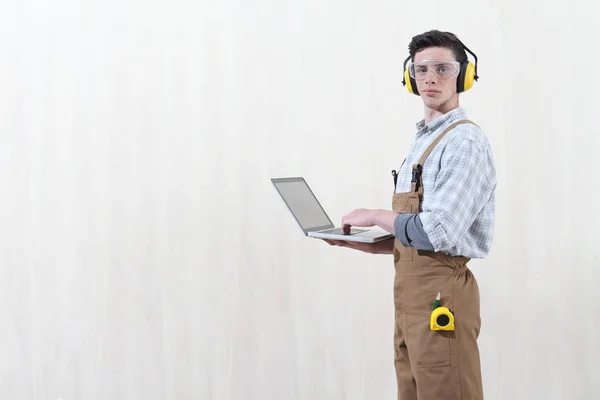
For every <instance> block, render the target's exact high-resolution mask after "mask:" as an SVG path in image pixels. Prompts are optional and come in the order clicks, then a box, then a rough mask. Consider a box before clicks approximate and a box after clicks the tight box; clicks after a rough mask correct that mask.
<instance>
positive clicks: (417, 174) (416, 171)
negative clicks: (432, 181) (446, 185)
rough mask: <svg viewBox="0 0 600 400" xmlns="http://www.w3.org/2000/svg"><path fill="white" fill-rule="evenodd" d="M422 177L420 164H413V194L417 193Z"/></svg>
mask: <svg viewBox="0 0 600 400" xmlns="http://www.w3.org/2000/svg"><path fill="white" fill-rule="evenodd" d="M422 175H423V166H422V165H421V164H414V165H413V167H412V179H411V183H412V185H411V186H412V187H413V190H414V191H415V192H418V191H419V188H420V187H421V177H422Z"/></svg>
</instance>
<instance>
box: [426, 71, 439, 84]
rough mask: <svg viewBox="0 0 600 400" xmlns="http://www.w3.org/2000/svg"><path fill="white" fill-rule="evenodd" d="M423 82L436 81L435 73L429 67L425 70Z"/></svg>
mask: <svg viewBox="0 0 600 400" xmlns="http://www.w3.org/2000/svg"><path fill="white" fill-rule="evenodd" d="M430 72H431V74H430ZM425 82H427V83H435V82H437V75H436V74H435V71H434V70H432V69H431V68H429V69H428V70H427V75H425Z"/></svg>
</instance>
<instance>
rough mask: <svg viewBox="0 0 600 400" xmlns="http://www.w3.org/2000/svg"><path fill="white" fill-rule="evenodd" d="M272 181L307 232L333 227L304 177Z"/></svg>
mask: <svg viewBox="0 0 600 400" xmlns="http://www.w3.org/2000/svg"><path fill="white" fill-rule="evenodd" d="M272 181H273V184H274V185H275V187H276V188H277V190H278V191H279V194H280V195H281V197H282V198H283V201H284V202H285V203H286V204H287V206H288V208H289V209H290V211H291V212H292V214H293V215H294V217H295V218H296V220H297V221H298V224H300V226H301V227H302V229H303V230H304V231H305V232H309V231H313V230H317V228H318V229H325V228H328V227H333V224H332V223H331V220H330V219H329V217H328V216H327V214H326V213H325V211H324V210H323V207H321V205H320V204H319V201H318V200H317V198H316V197H315V195H314V194H313V192H312V190H310V188H309V187H308V185H307V184H306V181H305V180H304V179H302V178H281V179H272Z"/></svg>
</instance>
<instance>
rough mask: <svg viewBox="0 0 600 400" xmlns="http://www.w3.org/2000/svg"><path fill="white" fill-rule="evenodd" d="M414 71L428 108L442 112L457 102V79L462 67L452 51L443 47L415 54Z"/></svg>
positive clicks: (431, 48)
mask: <svg viewBox="0 0 600 400" xmlns="http://www.w3.org/2000/svg"><path fill="white" fill-rule="evenodd" d="M444 61H447V63H444ZM414 69H415V80H416V82H417V89H418V90H419V94H420V95H421V98H422V99H423V102H424V103H425V105H426V106H427V107H429V108H431V109H434V110H440V109H442V108H444V105H446V104H448V103H449V102H453V101H455V100H457V97H458V93H457V92H456V79H457V76H458V70H460V65H458V63H457V62H456V60H455V58H454V54H453V53H452V50H450V49H447V48H443V47H429V48H426V49H424V50H421V51H420V52H418V53H416V54H415V60H414Z"/></svg>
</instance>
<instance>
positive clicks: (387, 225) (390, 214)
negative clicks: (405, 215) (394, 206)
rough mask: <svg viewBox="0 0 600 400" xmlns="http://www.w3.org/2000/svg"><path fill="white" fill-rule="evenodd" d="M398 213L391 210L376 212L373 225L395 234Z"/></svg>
mask: <svg viewBox="0 0 600 400" xmlns="http://www.w3.org/2000/svg"><path fill="white" fill-rule="evenodd" d="M396 217H398V213H397V212H394V211H389V210H375V213H374V215H373V223H374V224H375V225H377V226H379V227H380V228H381V229H384V230H386V231H388V232H389V233H392V234H393V233H395V228H394V222H395V221H396Z"/></svg>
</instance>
